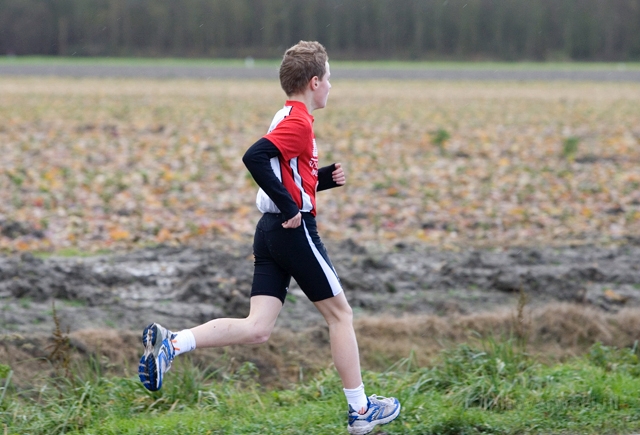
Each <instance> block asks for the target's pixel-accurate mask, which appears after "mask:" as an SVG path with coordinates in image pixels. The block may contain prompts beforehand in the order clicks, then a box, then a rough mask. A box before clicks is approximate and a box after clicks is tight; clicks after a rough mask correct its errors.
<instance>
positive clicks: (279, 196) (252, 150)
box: [242, 138, 300, 220]
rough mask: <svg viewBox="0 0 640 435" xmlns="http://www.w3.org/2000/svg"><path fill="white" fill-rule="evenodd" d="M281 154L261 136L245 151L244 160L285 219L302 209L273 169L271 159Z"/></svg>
mask: <svg viewBox="0 0 640 435" xmlns="http://www.w3.org/2000/svg"><path fill="white" fill-rule="evenodd" d="M279 155H280V150H278V148H277V147H276V146H275V145H274V144H273V143H271V141H269V140H268V139H265V138H261V139H260V140H258V141H257V142H256V143H254V144H253V145H251V147H249V149H248V150H247V152H245V153H244V156H243V157H242V162H243V163H244V165H245V166H246V167H247V169H248V170H249V172H250V173H251V176H252V177H253V179H254V180H256V183H258V186H260V187H261V188H262V190H264V192H265V193H266V194H267V195H268V196H269V198H271V200H272V201H273V202H274V203H275V205H276V206H277V207H278V208H279V209H280V211H281V212H282V214H283V216H284V217H285V220H289V219H291V218H293V217H294V216H296V215H297V214H298V213H299V212H300V209H299V208H298V205H297V204H296V203H295V201H294V200H293V198H292V197H291V194H290V193H289V192H288V191H287V189H286V188H285V187H284V184H282V182H280V180H278V177H276V174H275V173H274V172H273V169H271V161H270V160H271V159H272V158H273V157H278V156H279Z"/></svg>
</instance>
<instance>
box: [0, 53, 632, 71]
mask: <svg viewBox="0 0 640 435" xmlns="http://www.w3.org/2000/svg"><path fill="white" fill-rule="evenodd" d="M252 62H253V65H254V66H262V67H266V66H273V67H277V66H278V65H279V64H280V59H254V60H252ZM7 64H25V65H108V66H189V67H212V66H215V67H238V66H245V65H246V59H223V58H209V59H207V58H144V57H135V58H133V57H82V56H4V57H0V65H7ZM331 65H332V66H333V67H334V68H356V69H357V68H362V69H371V68H374V69H443V70H451V69H453V70H522V71H529V70H544V71H573V70H606V71H620V70H640V62H484V61H482V62H480V61H479V62H470V61H458V62H456V61H393V60H380V61H343V60H332V61H331Z"/></svg>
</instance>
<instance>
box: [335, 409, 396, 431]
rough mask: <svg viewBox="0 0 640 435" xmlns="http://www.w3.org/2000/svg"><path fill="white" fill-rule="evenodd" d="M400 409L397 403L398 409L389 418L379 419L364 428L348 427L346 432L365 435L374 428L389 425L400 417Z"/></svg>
mask: <svg viewBox="0 0 640 435" xmlns="http://www.w3.org/2000/svg"><path fill="white" fill-rule="evenodd" d="M401 407H402V406H401V405H400V402H398V408H397V409H396V411H395V412H394V413H393V414H391V415H390V416H388V417H385V418H381V419H380V420H376V421H372V422H371V423H369V424H368V425H366V426H358V427H351V426H349V427H348V428H347V429H348V431H349V433H350V434H351V435H366V434H368V433H369V432H371V431H372V430H374V429H375V428H376V426H382V425H383V424H387V423H391V422H392V421H393V420H395V419H396V418H398V416H399V415H400V408H401Z"/></svg>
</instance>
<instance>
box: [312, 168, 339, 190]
mask: <svg viewBox="0 0 640 435" xmlns="http://www.w3.org/2000/svg"><path fill="white" fill-rule="evenodd" d="M345 183H346V178H345V176H344V170H343V169H342V164H340V163H334V164H333V165H329V166H325V167H323V168H320V169H318V188H317V189H316V190H317V191H318V192H320V191H321V190H327V189H333V188H334V187H339V186H343V185H344V184H345Z"/></svg>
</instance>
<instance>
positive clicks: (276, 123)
mask: <svg viewBox="0 0 640 435" xmlns="http://www.w3.org/2000/svg"><path fill="white" fill-rule="evenodd" d="M264 138H265V139H268V140H269V141H270V142H271V143H273V144H274V145H275V146H276V147H277V148H278V150H279V151H280V154H281V155H280V156H278V157H274V158H272V159H271V169H273V172H274V173H275V174H276V177H278V179H279V180H280V181H281V182H282V184H283V185H284V187H285V188H286V189H287V191H288V192H289V193H290V194H291V197H292V198H293V200H294V201H295V202H296V204H297V205H298V207H299V208H300V211H302V212H310V213H311V214H312V215H314V216H315V214H316V187H317V185H318V148H317V147H316V139H315V136H314V134H313V116H311V114H310V113H309V112H308V111H307V107H306V106H305V104H304V103H301V102H299V101H287V102H286V103H285V106H284V107H283V108H282V109H280V110H279V111H278V112H277V113H276V115H275V116H274V118H273V121H271V126H270V127H269V132H268V133H267V134H266V135H265V136H264ZM256 205H257V206H258V209H259V210H260V211H261V212H262V213H280V210H279V209H278V207H277V206H276V205H275V203H274V202H273V201H272V200H271V198H269V196H268V195H267V194H266V193H265V192H264V191H263V190H262V189H260V190H259V191H258V196H257V198H256Z"/></svg>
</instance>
